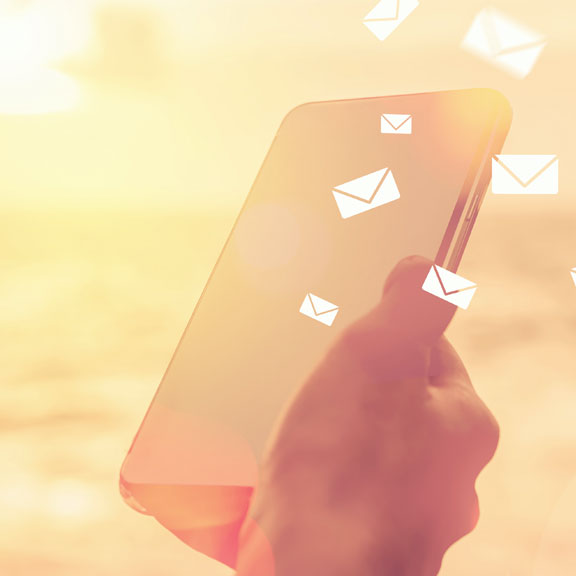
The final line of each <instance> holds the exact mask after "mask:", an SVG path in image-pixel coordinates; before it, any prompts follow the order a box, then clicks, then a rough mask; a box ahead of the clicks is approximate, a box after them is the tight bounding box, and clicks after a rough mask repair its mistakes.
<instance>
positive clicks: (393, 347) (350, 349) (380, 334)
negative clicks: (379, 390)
mask: <svg viewBox="0 0 576 576" xmlns="http://www.w3.org/2000/svg"><path fill="white" fill-rule="evenodd" d="M431 266H432V262H431V261H429V260H426V259H425V258H422V257H420V256H413V257H410V258H407V259H405V260H402V261H401V262H400V263H399V264H398V265H397V266H396V267H395V268H394V270H393V271H392V272H391V274H390V275H389V277H388V280H387V282H386V285H385V287H384V292H383V295H382V299H381V301H380V303H379V304H378V305H377V306H376V307H375V308H374V309H373V310H372V311H371V312H369V313H368V314H367V315H366V316H364V317H363V318H361V319H360V320H359V321H358V322H356V323H355V324H353V325H352V326H351V327H350V328H349V329H348V330H347V331H346V332H345V333H344V335H343V337H342V338H341V340H340V341H339V344H338V345H337V346H336V348H335V350H334V352H335V353H336V356H338V355H339V354H340V353H341V352H344V354H343V356H344V357H348V356H350V355H352V356H353V357H355V358H356V359H358V360H359V361H360V362H361V363H362V365H363V366H364V367H365V368H366V369H368V370H369V371H371V372H372V373H373V374H374V375H377V376H380V377H382V376H383V375H386V376H387V377H388V378H389V379H398V378H404V379H416V378H423V377H425V376H427V374H428V364H429V356H430V350H431V348H432V347H433V346H434V345H435V344H436V343H437V342H438V340H439V339H440V337H441V336H442V334H443V333H444V331H445V330H446V328H447V326H448V324H449V323H450V321H451V320H452V318H453V316H454V313H455V310H456V308H455V306H453V305H452V304H449V303H448V302H445V301H443V300H440V299H438V298H436V297H434V296H432V295H430V294H428V293H426V292H424V291H423V290H422V285H423V283H424V280H425V279H426V275H427V274H428V273H429V271H430V268H431Z"/></svg>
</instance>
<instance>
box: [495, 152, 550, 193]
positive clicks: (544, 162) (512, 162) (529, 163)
mask: <svg viewBox="0 0 576 576" xmlns="http://www.w3.org/2000/svg"><path fill="white" fill-rule="evenodd" d="M495 158H496V161H497V162H498V163H499V164H501V165H502V166H503V167H504V168H505V169H506V170H507V171H509V172H510V173H511V174H512V175H513V176H514V177H515V178H516V179H517V180H518V181H519V182H520V183H521V184H522V185H523V186H528V185H529V184H530V183H531V182H532V181H533V180H535V179H536V178H537V177H538V176H539V175H540V174H541V173H542V172H544V171H545V170H546V169H547V168H548V167H549V166H551V165H552V164H553V163H554V162H555V161H556V160H557V159H558V157H557V156H556V155H554V154H540V155H531V154H505V155H499V156H495Z"/></svg>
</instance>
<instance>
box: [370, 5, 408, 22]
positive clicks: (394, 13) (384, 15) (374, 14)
mask: <svg viewBox="0 0 576 576" xmlns="http://www.w3.org/2000/svg"><path fill="white" fill-rule="evenodd" d="M399 8H400V0H381V1H380V2H379V3H378V4H377V5H376V6H375V7H374V8H373V9H372V10H371V11H370V13H369V14H368V15H367V16H366V18H365V20H396V19H397V18H398V12H399Z"/></svg>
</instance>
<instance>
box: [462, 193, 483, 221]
mask: <svg viewBox="0 0 576 576" xmlns="http://www.w3.org/2000/svg"><path fill="white" fill-rule="evenodd" d="M479 204H480V194H478V193H476V195H475V196H474V198H473V199H472V202H470V206H469V207H468V212H467V213H466V218H465V221H466V222H469V221H470V220H472V218H473V217H474V215H475V214H476V212H477V210H478V205H479Z"/></svg>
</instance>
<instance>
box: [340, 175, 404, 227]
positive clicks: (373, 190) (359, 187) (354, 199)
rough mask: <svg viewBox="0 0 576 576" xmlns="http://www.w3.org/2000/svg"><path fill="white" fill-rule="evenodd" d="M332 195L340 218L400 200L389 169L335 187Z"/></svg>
mask: <svg viewBox="0 0 576 576" xmlns="http://www.w3.org/2000/svg"><path fill="white" fill-rule="evenodd" d="M332 193H333V194H334V198H335V199H336V204H338V209H339V210H340V214H341V215H342V218H351V217H352V216H357V215H358V214H362V213H363V212H368V211H369V210H374V208H377V207H378V206H383V205H384V204H389V203H390V202H393V201H394V200H398V199H399V198H400V192H399V190H398V186H397V185H396V180H394V175H393V174H392V171H391V170H390V169H389V168H383V169H382V170H378V171H377V172H372V174H367V175H366V176H361V177H360V178H356V180H352V181H351V182H346V184H342V185H340V186H336V188H334V190H333V192H332Z"/></svg>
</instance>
